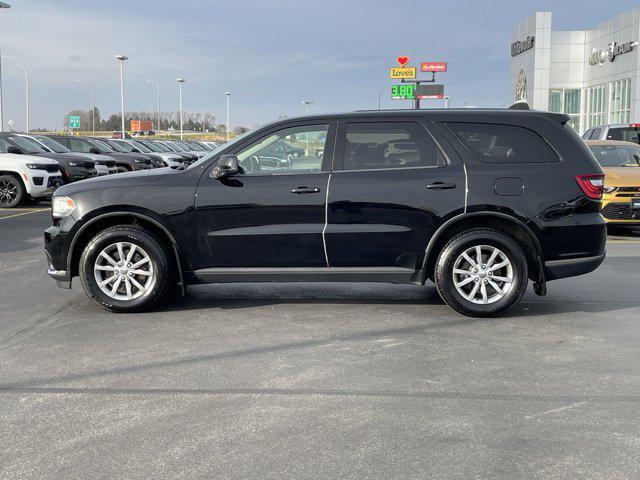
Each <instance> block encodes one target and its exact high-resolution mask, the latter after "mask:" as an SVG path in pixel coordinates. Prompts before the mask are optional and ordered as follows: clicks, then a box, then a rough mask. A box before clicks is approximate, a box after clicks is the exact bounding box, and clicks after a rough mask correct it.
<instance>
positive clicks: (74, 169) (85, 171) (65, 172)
mask: <svg viewBox="0 0 640 480" xmlns="http://www.w3.org/2000/svg"><path fill="white" fill-rule="evenodd" d="M0 139H1V140H2V141H4V142H5V143H6V144H7V147H6V150H7V152H9V153H24V154H28V155H35V156H38V157H45V158H50V159H52V160H55V161H56V162H58V165H59V169H60V173H61V174H62V181H63V182H64V183H72V182H77V181H78V180H84V179H86V178H91V177H95V176H96V175H97V172H96V167H95V163H94V162H93V161H92V160H87V159H86V158H83V157H81V156H77V155H73V154H66V153H54V152H48V151H47V150H46V149H45V148H44V147H42V146H41V145H39V144H38V143H37V142H36V141H32V140H29V139H28V138H24V137H21V136H20V135H18V134H15V133H9V132H1V133H0Z"/></svg>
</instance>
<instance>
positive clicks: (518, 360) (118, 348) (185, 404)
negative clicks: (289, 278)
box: [0, 205, 640, 480]
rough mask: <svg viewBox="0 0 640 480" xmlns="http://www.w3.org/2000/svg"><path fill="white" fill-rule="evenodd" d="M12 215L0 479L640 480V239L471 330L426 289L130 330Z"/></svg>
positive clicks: (275, 300)
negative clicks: (65, 283) (68, 280)
mask: <svg viewBox="0 0 640 480" xmlns="http://www.w3.org/2000/svg"><path fill="white" fill-rule="evenodd" d="M49 223H50V214H49V212H48V210H47V209H46V205H45V206H36V207H32V208H29V209H18V210H5V211H0V272H2V276H1V278H2V289H1V290H0V444H1V445H2V448H0V478H1V479H3V480H4V479H30V478H33V479H49V478H51V479H54V478H55V479H58V478H65V479H66V478H83V479H86V478H91V479H102V478H104V479H114V478H126V479H138V478H154V479H160V478H171V479H175V478H188V479H193V478H207V479H211V478H225V479H227V478H233V479H236V478H237V479H250V478H256V479H263V478H273V479H284V478H292V479H301V478H358V479H360V478H376V479H379V478H389V479H390V478H398V479H409V478H429V479H434V478H438V479H449V478H451V479H462V478H464V479H467V478H470V479H488V478H491V479H498V478H500V479H503V478H504V479H518V478H553V479H577V478H594V479H631V478H640V433H639V432H640V294H639V293H638V292H639V290H640V282H639V279H640V277H639V275H638V272H639V271H640V231H634V232H633V231H616V232H615V235H612V236H610V239H609V240H610V241H609V245H608V257H607V259H606V261H605V263H604V264H603V265H602V266H601V267H600V268H599V269H598V270H597V271H596V272H593V273H591V274H589V275H585V276H582V277H577V278H573V279H566V280H559V281H556V282H551V283H550V284H549V285H548V287H549V294H548V295H547V296H546V297H543V298H540V297H537V296H535V295H534V294H533V292H532V288H531V286H530V287H529V290H528V292H527V294H526V296H525V298H524V299H523V301H522V302H521V304H520V305H519V306H518V307H517V308H516V309H514V310H512V311H511V312H510V313H509V315H508V316H505V317H502V318H497V319H472V318H467V317H463V316H461V315H459V314H457V313H455V312H454V311H452V310H451V309H449V308H448V307H447V306H446V305H444V304H443V303H442V302H441V301H440V299H439V297H438V295H437V293H436V290H435V287H434V286H433V285H432V284H428V285H426V286H422V287H420V286H408V285H386V284H367V285H364V286H362V285H358V284H273V285H269V284H228V285H210V286H199V287H192V288H190V290H189V291H190V294H189V297H188V298H187V299H186V300H183V301H180V302H178V303H176V304H173V305H171V306H170V307H167V308H165V309H163V310H162V311H155V312H151V313H145V314H130V315H115V314H110V313H107V312H105V311H102V310H101V309H99V308H98V307H97V306H95V305H94V304H93V303H92V302H91V301H89V300H88V299H87V298H86V297H85V295H84V293H83V291H82V288H81V286H80V284H79V282H78V281H74V285H73V289H72V290H70V291H69V290H62V289H59V288H57V287H56V285H55V283H54V282H53V281H52V280H50V279H49V278H48V277H47V275H46V261H45V257H44V254H43V252H42V230H43V229H44V228H46V226H47V225H48V224H49Z"/></svg>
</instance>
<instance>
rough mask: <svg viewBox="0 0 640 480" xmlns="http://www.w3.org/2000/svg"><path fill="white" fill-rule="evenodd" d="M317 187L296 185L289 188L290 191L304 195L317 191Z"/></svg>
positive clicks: (318, 190)
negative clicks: (291, 188)
mask: <svg viewBox="0 0 640 480" xmlns="http://www.w3.org/2000/svg"><path fill="white" fill-rule="evenodd" d="M319 192H320V189H319V188H318V187H297V188H294V189H293V190H291V193H297V194H298V195H306V194H307V193H319Z"/></svg>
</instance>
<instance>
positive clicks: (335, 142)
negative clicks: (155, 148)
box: [45, 109, 606, 316]
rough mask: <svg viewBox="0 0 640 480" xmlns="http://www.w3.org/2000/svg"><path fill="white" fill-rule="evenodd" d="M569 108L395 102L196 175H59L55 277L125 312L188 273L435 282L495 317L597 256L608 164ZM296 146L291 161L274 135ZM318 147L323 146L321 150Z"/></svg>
mask: <svg viewBox="0 0 640 480" xmlns="http://www.w3.org/2000/svg"><path fill="white" fill-rule="evenodd" d="M569 120H570V117H569V116H567V115H563V114H555V113H548V112H535V111H522V110H480V109H478V110H475V109H474V110H422V111H419V110H415V111H411V110H401V111H372V112H356V113H348V114H340V115H322V116H309V117H303V118H298V119H288V120H283V121H280V122H277V123H273V124H270V125H267V126H265V127H263V128H261V129H259V130H257V131H254V132H251V133H248V134H245V135H243V136H241V137H238V138H236V139H234V141H233V142H231V143H229V144H227V145H225V146H224V147H223V148H221V149H220V150H218V151H215V152H212V153H211V154H210V155H208V156H206V157H204V158H202V159H201V160H200V161H198V162H196V163H194V164H192V165H191V166H189V167H188V168H187V169H186V170H171V169H162V170H158V171H153V170H151V171H147V172H137V173H131V174H127V175H122V176H120V175H119V176H116V177H113V178H108V177H105V178H99V179H92V180H89V181H86V182H81V183H78V184H75V185H69V186H64V187H62V188H61V189H59V190H58V191H56V193H55V194H54V197H53V217H54V224H53V226H52V227H50V228H48V229H47V230H46V232H45V248H46V252H47V256H48V260H49V265H50V267H49V274H50V275H51V276H52V277H53V278H54V279H56V280H57V281H58V282H59V284H60V285H61V286H65V287H70V285H71V279H72V277H74V276H80V281H81V283H82V285H83V287H84V289H85V292H86V293H87V294H88V295H89V297H91V298H92V299H93V300H94V301H95V302H96V303H98V304H99V305H101V306H102V307H104V308H106V309H108V310H111V311H117V312H124V311H133V310H138V309H142V308H146V307H149V306H150V305H152V304H153V303H154V302H156V301H157V300H159V299H161V298H163V297H164V296H165V295H167V294H168V293H169V292H170V291H173V289H174V288H176V287H177V286H180V287H182V288H184V286H185V285H188V284H194V283H213V282H256V281H267V282H273V281H305V282H307V281H329V282H335V281H350V282H391V283H409V284H418V285H421V284H424V283H425V282H426V281H427V280H433V281H434V282H435V284H436V287H437V290H438V292H439V293H440V295H441V297H442V299H443V300H444V301H445V302H446V303H447V304H449V305H450V306H451V307H453V308H454V309H456V310H458V311H459V312H461V313H463V314H466V315H472V316H495V315H498V314H501V313H503V312H505V311H506V310H507V309H509V308H510V307H512V306H513V305H515V304H516V303H517V302H518V301H519V300H520V298H521V297H522V295H523V294H524V292H525V289H526V287H527V284H528V281H529V280H531V281H532V282H533V285H534V291H535V292H536V293H537V294H538V295H544V294H545V293H546V283H547V282H548V281H549V280H555V279H558V278H564V277H571V276H575V275H580V274H584V273H587V272H590V271H592V270H594V269H596V268H597V267H598V266H599V265H600V263H601V262H602V261H603V260H604V258H605V239H606V229H605V222H604V219H603V217H602V215H601V214H600V208H601V197H602V191H603V178H604V175H603V173H602V169H601V168H600V166H599V165H598V163H597V162H596V160H595V158H594V157H593V154H592V153H591V152H590V151H589V149H588V148H587V146H586V145H585V144H584V142H583V141H582V140H581V139H580V137H578V136H577V134H576V133H575V132H574V130H573V129H572V127H571V126H570V125H569V123H568V122H569ZM280 141H283V142H286V143H287V144H289V145H290V146H291V147H295V148H301V149H304V154H303V155H301V156H299V157H298V158H292V159H291V161H290V162H289V163H288V164H287V167H286V169H282V168H281V166H273V165H272V164H271V162H266V163H263V161H262V158H263V153H264V152H265V151H266V152H267V153H270V151H269V146H270V145H272V144H273V143H276V142H280ZM318 152H321V154H318Z"/></svg>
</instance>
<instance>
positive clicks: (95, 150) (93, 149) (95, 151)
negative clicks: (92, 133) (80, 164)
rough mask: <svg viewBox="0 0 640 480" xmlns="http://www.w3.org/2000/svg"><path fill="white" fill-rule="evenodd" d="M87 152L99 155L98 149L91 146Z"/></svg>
mask: <svg viewBox="0 0 640 480" xmlns="http://www.w3.org/2000/svg"><path fill="white" fill-rule="evenodd" d="M89 153H94V154H96V155H100V150H98V149H97V148H96V147H91V148H90V149H89Z"/></svg>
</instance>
